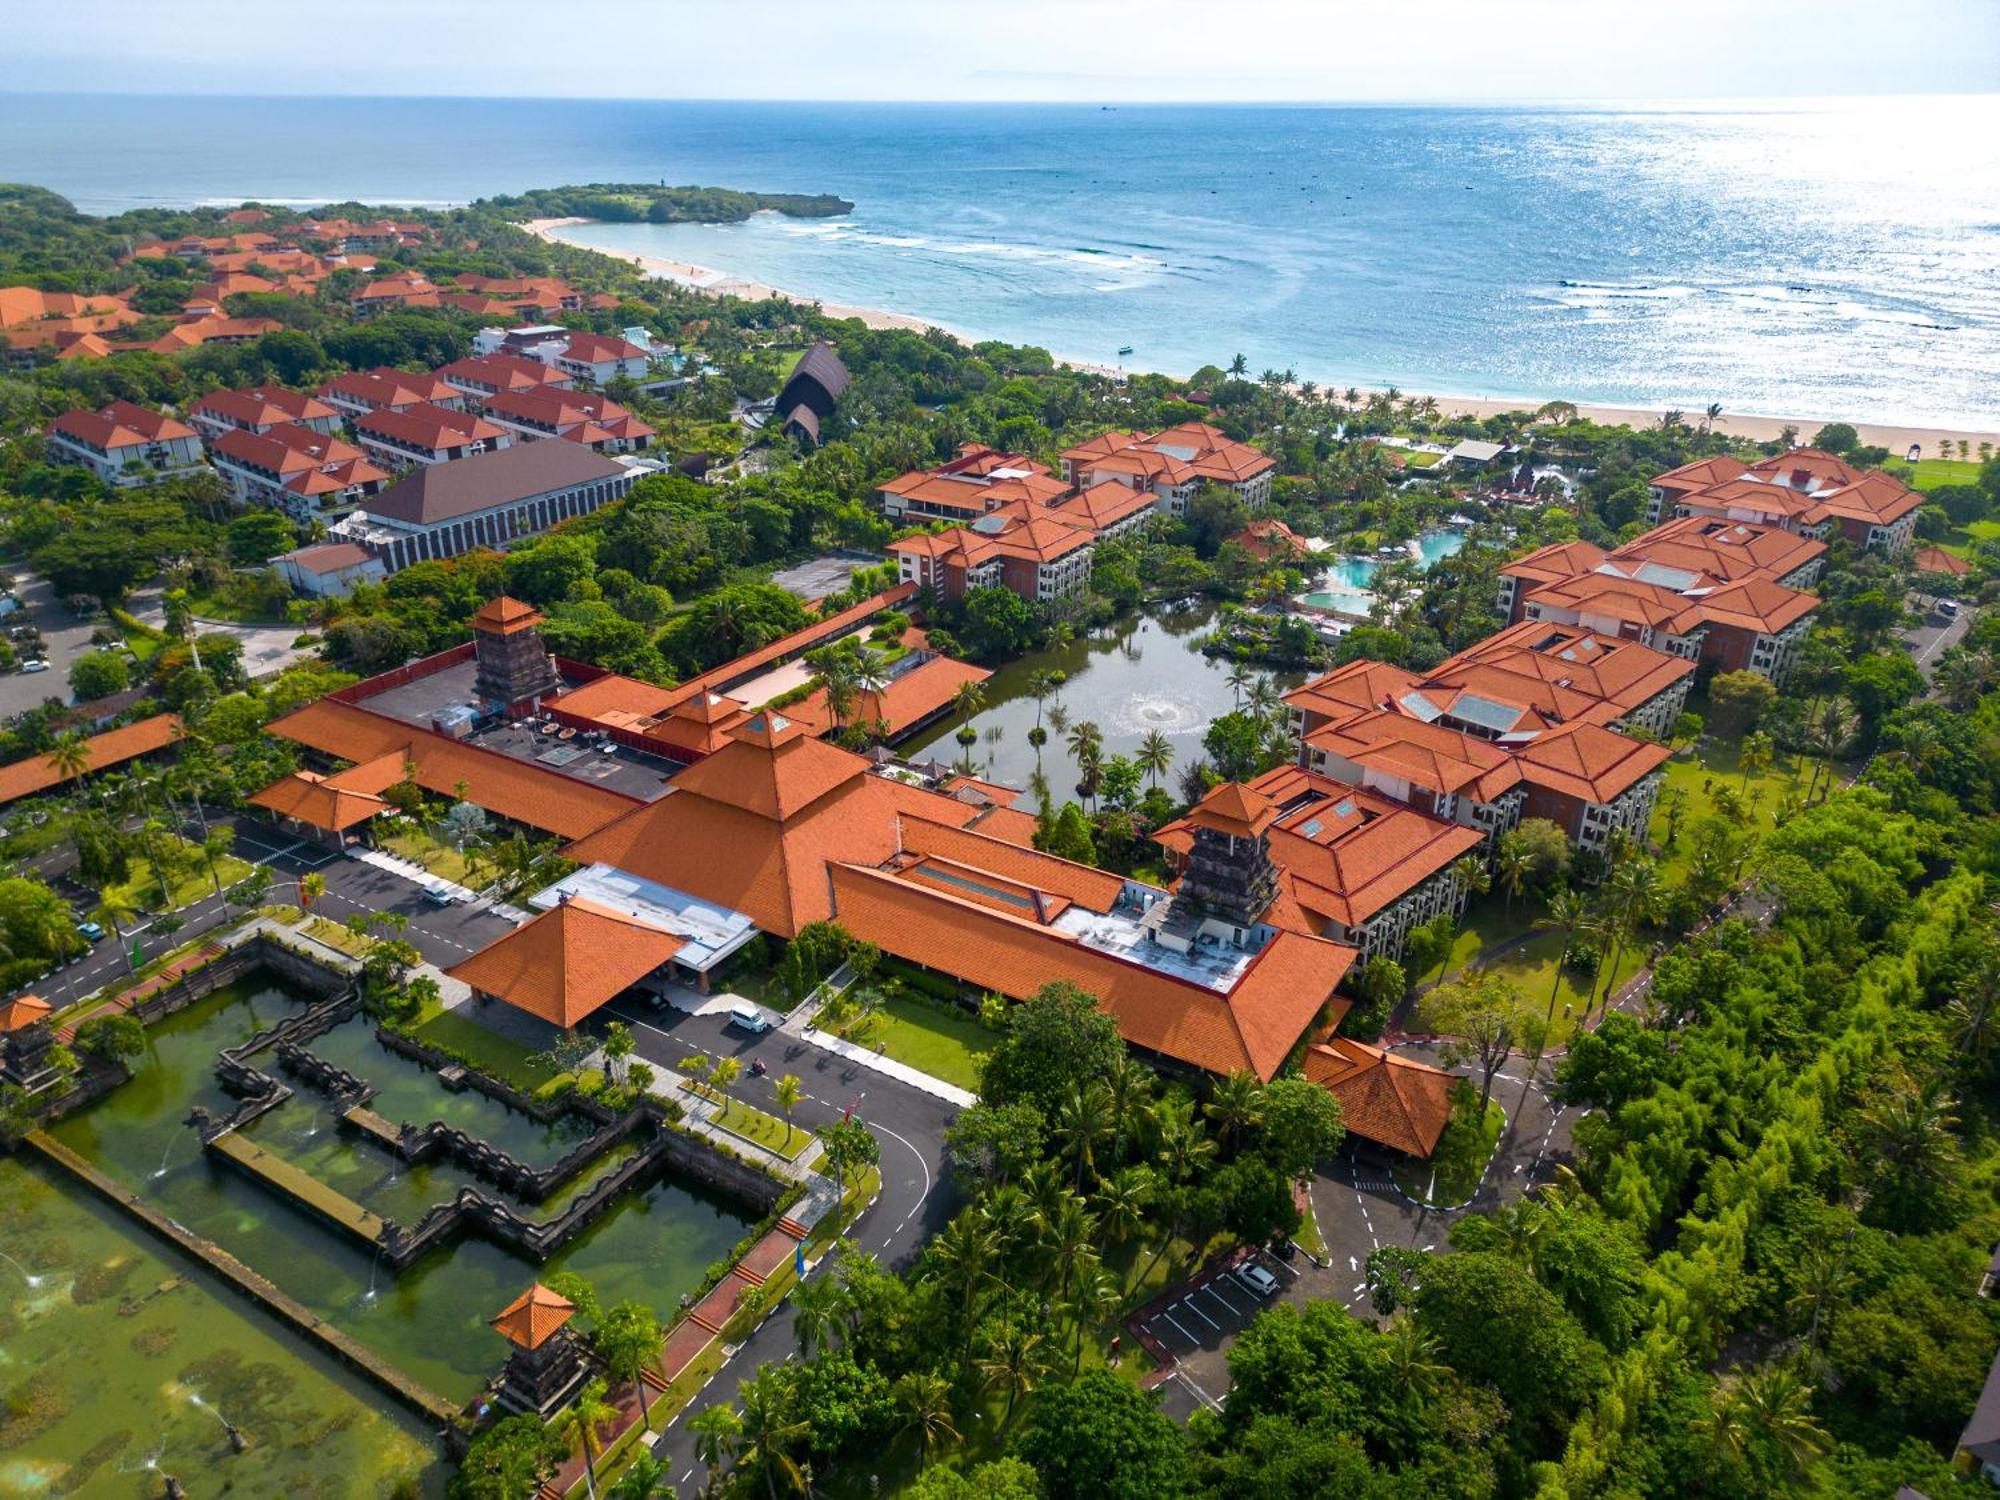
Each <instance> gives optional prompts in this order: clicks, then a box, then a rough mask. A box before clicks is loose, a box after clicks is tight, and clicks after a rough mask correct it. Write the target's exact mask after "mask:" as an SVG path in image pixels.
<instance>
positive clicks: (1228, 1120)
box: [1201, 1068, 1262, 1148]
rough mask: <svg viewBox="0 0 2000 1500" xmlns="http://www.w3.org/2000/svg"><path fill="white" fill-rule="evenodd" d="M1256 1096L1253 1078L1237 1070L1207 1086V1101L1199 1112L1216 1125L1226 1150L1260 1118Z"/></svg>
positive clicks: (1255, 1080)
mask: <svg viewBox="0 0 2000 1500" xmlns="http://www.w3.org/2000/svg"><path fill="white" fill-rule="evenodd" d="M1258 1095H1259V1089H1258V1085H1257V1077H1256V1075H1255V1074H1253V1073H1249V1072H1246V1071H1244V1070H1243V1069H1240V1068H1239V1069H1238V1070H1236V1071H1235V1072H1233V1073H1230V1074H1228V1075H1227V1076H1226V1077H1222V1078H1218V1079H1216V1080H1215V1082H1214V1083H1213V1084H1212V1085H1211V1086H1210V1088H1209V1091H1208V1102H1207V1103H1206V1104H1204V1105H1202V1107H1201V1112H1202V1113H1203V1114H1204V1115H1206V1116H1207V1117H1208V1119H1209V1121H1210V1122H1211V1123H1212V1124H1213V1125H1214V1126H1215V1129H1216V1132H1217V1134H1219V1135H1220V1136H1221V1137H1222V1145H1223V1146H1224V1147H1225V1148H1227V1147H1228V1146H1230V1145H1231V1144H1233V1143H1234V1142H1235V1140H1236V1137H1237V1136H1238V1134H1240V1133H1241V1132H1242V1131H1245V1130H1248V1129H1249V1128H1250V1127H1251V1126H1253V1125H1255V1124H1256V1123H1257V1122H1258V1120H1259V1119H1260V1118H1262V1116H1261V1113H1260V1109H1259V1100H1258Z"/></svg>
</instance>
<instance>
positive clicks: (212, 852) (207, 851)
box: [201, 828, 236, 896]
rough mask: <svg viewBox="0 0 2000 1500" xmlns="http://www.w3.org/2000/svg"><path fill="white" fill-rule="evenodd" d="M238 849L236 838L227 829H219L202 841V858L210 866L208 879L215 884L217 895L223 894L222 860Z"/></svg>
mask: <svg viewBox="0 0 2000 1500" xmlns="http://www.w3.org/2000/svg"><path fill="white" fill-rule="evenodd" d="M235 847H236V837H235V835H234V834H232V833H231V832H230V831H229V830H228V829H226V828H218V829H216V830H215V832H213V833H211V834H209V835H208V837H206V838H204V839H203V840H202V841H201V857H202V859H203V861H204V862H205V863H206V864H207V865H208V878H209V879H210V880H211V881H213V882H214V883H215V894H216V895H218V896H220V895H221V894H222V864H221V862H222V860H223V859H224V858H225V857H226V856H227V855H228V854H229V851H230V850H231V849H233V848H235Z"/></svg>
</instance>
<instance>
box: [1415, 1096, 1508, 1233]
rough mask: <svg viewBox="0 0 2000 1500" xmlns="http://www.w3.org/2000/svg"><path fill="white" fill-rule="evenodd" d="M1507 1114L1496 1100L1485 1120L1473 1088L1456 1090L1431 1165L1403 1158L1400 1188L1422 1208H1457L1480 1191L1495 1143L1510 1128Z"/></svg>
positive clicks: (1489, 1103) (1488, 1105)
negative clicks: (1507, 1126)
mask: <svg viewBox="0 0 2000 1500" xmlns="http://www.w3.org/2000/svg"><path fill="white" fill-rule="evenodd" d="M1506 1124H1507V1112H1506V1111H1505V1110H1504V1109H1502V1108H1501V1107H1500V1106H1499V1105H1498V1104H1496V1103H1495V1102H1494V1101H1492V1100H1491V1099H1489V1100H1487V1101H1486V1110H1485V1118H1484V1119H1481V1118H1480V1110H1479V1096H1478V1094H1477V1093H1475V1092H1474V1091H1473V1090H1472V1088H1471V1087H1469V1086H1461V1087H1459V1088H1456V1089H1454V1090H1453V1091H1452V1101H1451V1121H1450V1123H1449V1124H1447V1125H1446V1126H1445V1128H1444V1134H1443V1135H1442V1136H1440V1137H1439V1138H1438V1144H1437V1150H1436V1151H1434V1152H1432V1153H1431V1159H1430V1160H1429V1161H1417V1160H1415V1159H1413V1158H1410V1157H1403V1158H1400V1159H1399V1160H1398V1161H1397V1162H1396V1165H1395V1168H1394V1172H1395V1178H1396V1186H1397V1187H1399V1188H1401V1189H1402V1190H1403V1191H1404V1192H1405V1193H1407V1194H1409V1196H1410V1197H1412V1198H1415V1199H1416V1200H1417V1201H1418V1202H1420V1203H1425V1204H1429V1205H1432V1206H1435V1207H1438V1208H1452V1207H1456V1206H1457V1205H1458V1204H1461V1203H1463V1202H1465V1201H1466V1200H1467V1199H1468V1198H1470V1197H1471V1196H1472V1195H1473V1194H1474V1193H1475V1192H1477V1191H1478V1190H1479V1179H1480V1178H1481V1177H1482V1176H1483V1175H1484V1174H1485V1172H1486V1164H1487V1162H1489V1161H1490V1160H1492V1158H1493V1146H1494V1143H1495V1142H1497V1141H1498V1140H1499V1139H1500V1132H1501V1130H1502V1129H1504V1128H1505V1127H1506Z"/></svg>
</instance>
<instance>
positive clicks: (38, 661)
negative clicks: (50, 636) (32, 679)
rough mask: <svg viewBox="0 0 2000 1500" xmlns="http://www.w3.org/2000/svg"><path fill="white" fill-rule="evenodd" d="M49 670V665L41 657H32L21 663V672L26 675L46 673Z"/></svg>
mask: <svg viewBox="0 0 2000 1500" xmlns="http://www.w3.org/2000/svg"><path fill="white" fill-rule="evenodd" d="M48 669H49V664H48V663H47V662H46V661H44V660H43V659H42V658H41V657H39V656H33V657H30V658H29V659H28V660H26V661H24V662H22V663H21V670H22V671H23V672H24V673H34V672H46V671H48Z"/></svg>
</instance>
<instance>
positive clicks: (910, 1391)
mask: <svg viewBox="0 0 2000 1500" xmlns="http://www.w3.org/2000/svg"><path fill="white" fill-rule="evenodd" d="M896 1404H897V1405H898V1406H900V1407H902V1409H903V1425H904V1426H905V1427H906V1428H908V1429H910V1430H912V1431H914V1432H915V1433H916V1435H917V1469H918V1471H919V1472H921V1471H922V1470H923V1469H925V1468H926V1467H928V1465H929V1464H930V1461H931V1445H932V1444H933V1443H935V1442H937V1441H938V1439H940V1438H943V1439H945V1440H947V1441H950V1442H956V1441H957V1440H958V1428H956V1427H955V1426H953V1425H952V1420H951V1382H950V1381H949V1380H946V1379H945V1378H944V1376H942V1375H940V1374H938V1373H937V1372H936V1371H934V1370H912V1371H911V1372H910V1373H909V1374H907V1375H905V1376H903V1377H902V1378H901V1379H900V1380H898V1381H897V1382H896Z"/></svg>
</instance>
